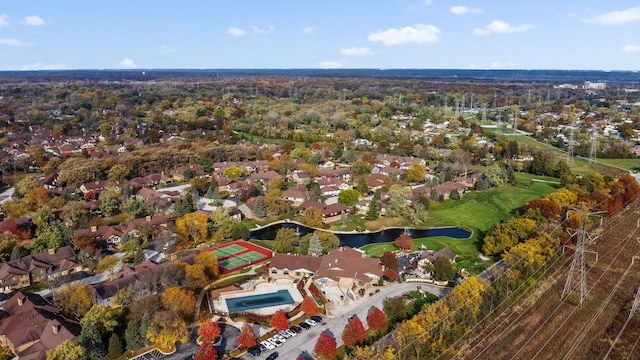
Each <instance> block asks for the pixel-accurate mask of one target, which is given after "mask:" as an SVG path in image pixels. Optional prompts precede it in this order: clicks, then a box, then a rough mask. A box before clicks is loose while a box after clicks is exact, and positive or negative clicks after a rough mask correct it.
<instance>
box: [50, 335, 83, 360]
mask: <svg viewBox="0 0 640 360" xmlns="http://www.w3.org/2000/svg"><path fill="white" fill-rule="evenodd" d="M82 359H84V350H83V349H82V347H81V346H80V345H77V344H75V343H74V342H73V341H71V340H65V341H64V342H63V343H62V344H60V345H58V346H57V347H56V348H55V349H51V350H47V360H82Z"/></svg>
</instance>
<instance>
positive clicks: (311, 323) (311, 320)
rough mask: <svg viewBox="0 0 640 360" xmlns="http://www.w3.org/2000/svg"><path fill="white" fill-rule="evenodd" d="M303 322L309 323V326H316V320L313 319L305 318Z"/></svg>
mask: <svg viewBox="0 0 640 360" xmlns="http://www.w3.org/2000/svg"><path fill="white" fill-rule="evenodd" d="M304 322H306V323H307V324H309V325H311V326H316V325H318V323H317V322H315V321H313V319H307V320H305V321H304Z"/></svg>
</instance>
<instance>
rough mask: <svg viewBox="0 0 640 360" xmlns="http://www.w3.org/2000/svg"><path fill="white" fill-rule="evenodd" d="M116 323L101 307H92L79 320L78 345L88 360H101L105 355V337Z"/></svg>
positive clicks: (104, 308)
mask: <svg viewBox="0 0 640 360" xmlns="http://www.w3.org/2000/svg"><path fill="white" fill-rule="evenodd" d="M117 324H118V323H117V321H116V320H114V319H113V317H112V315H110V313H109V312H108V311H107V308H106V307H104V306H101V305H93V307H91V309H90V310H89V312H87V313H86V314H85V316H84V317H83V318H82V320H80V325H81V326H82V330H81V331H80V341H79V344H80V346H81V347H82V349H83V350H84V352H85V354H86V358H88V359H103V358H104V357H105V355H106V347H105V344H107V342H108V341H107V338H106V337H107V336H108V335H109V333H110V332H111V331H113V329H114V328H115V326H116V325H117Z"/></svg>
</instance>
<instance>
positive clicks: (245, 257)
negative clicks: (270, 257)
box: [218, 251, 267, 269]
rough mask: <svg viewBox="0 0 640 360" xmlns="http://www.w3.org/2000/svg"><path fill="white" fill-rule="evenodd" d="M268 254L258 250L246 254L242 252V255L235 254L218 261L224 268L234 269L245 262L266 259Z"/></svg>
mask: <svg viewBox="0 0 640 360" xmlns="http://www.w3.org/2000/svg"><path fill="white" fill-rule="evenodd" d="M266 257H267V256H266V255H264V254H260V253H259V252H257V251H249V252H247V253H244V254H240V255H235V256H231V257H229V258H226V259H224V260H222V261H220V262H219V263H218V266H221V267H223V268H226V269H233V268H237V267H240V266H242V265H245V264H250V263H252V262H254V261H258V260H260V259H264V258H266Z"/></svg>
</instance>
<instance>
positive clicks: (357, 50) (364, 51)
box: [340, 47, 375, 56]
mask: <svg viewBox="0 0 640 360" xmlns="http://www.w3.org/2000/svg"><path fill="white" fill-rule="evenodd" d="M340 53H341V54H342V55H347V56H368V55H375V52H373V50H371V49H369V48H368V47H350V48H346V49H340Z"/></svg>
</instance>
